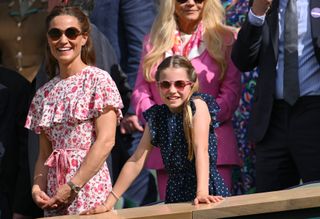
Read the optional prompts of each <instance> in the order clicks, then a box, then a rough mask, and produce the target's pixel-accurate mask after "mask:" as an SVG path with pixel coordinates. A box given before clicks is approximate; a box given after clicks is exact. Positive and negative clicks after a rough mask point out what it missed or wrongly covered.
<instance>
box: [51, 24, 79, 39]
mask: <svg viewBox="0 0 320 219" xmlns="http://www.w3.org/2000/svg"><path fill="white" fill-rule="evenodd" d="M62 34H64V35H65V36H66V37H68V39H70V40H75V39H76V38H77V37H78V36H79V35H80V34H81V31H80V30H78V29H77V28H75V27H69V28H67V29H66V30H64V31H63V30H60V29H58V28H52V29H50V30H49V31H48V36H49V37H50V38H51V39H52V40H59V39H60V38H61V36H62Z"/></svg>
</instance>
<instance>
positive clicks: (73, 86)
mask: <svg viewBox="0 0 320 219" xmlns="http://www.w3.org/2000/svg"><path fill="white" fill-rule="evenodd" d="M108 106H111V107H114V108H115V109H116V112H117V117H118V120H119V119H120V118H121V117H122V113H121V110H120V109H121V108H122V107H123V104H122V100H121V97H120V94H119V91H118V89H117V87H116V85H115V83H114V81H113V80H112V78H111V77H110V75H109V74H108V73H107V72H105V71H102V70H100V69H98V68H95V67H92V66H89V67H86V68H84V69H83V70H82V71H81V72H79V73H77V74H75V75H72V76H70V77H68V78H65V79H62V78H60V76H56V77H55V78H53V79H52V80H51V81H49V82H48V83H47V84H45V85H44V86H43V87H42V88H40V89H39V90H38V92H37V93H36V95H35V97H34V99H33V101H32V104H31V107H30V110H29V115H28V118H27V123H26V127H30V129H33V130H35V131H36V132H38V133H39V132H40V127H51V126H53V124H55V123H65V122H72V121H77V120H78V121H84V120H88V119H92V118H94V117H98V116H99V115H100V114H101V113H102V112H103V111H104V109H105V108H106V107H108ZM28 123H29V124H28Z"/></svg>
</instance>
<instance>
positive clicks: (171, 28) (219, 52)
mask: <svg viewBox="0 0 320 219" xmlns="http://www.w3.org/2000/svg"><path fill="white" fill-rule="evenodd" d="M175 1H176V0H162V1H160V10H159V14H158V16H157V17H156V19H155V21H154V23H153V25H152V28H151V32H150V44H151V46H152V48H151V50H150V52H149V53H148V54H147V55H146V56H145V57H144V60H143V74H144V78H145V80H146V81H149V82H151V81H154V78H153V76H152V75H151V70H152V69H153V67H155V66H156V65H157V64H159V63H160V62H161V60H162V59H163V58H164V54H165V52H166V51H169V50H171V48H172V47H173V44H174V35H175V31H176V30H177V29H179V27H178V25H177V18H176V16H175ZM202 22H203V27H204V36H203V40H204V43H205V44H206V49H207V50H208V52H209V54H210V55H211V57H213V58H214V59H215V61H216V62H217V63H218V66H219V68H220V72H221V75H220V79H221V80H222V79H223V77H224V73H225V71H226V67H227V59H226V57H227V56H228V54H227V52H228V51H229V50H230V48H231V46H232V44H233V41H234V40H233V38H234V34H235V31H234V29H233V28H231V27H227V26H226V25H225V13H224V8H223V6H222V5H221V2H220V0H205V1H204V6H203V13H202Z"/></svg>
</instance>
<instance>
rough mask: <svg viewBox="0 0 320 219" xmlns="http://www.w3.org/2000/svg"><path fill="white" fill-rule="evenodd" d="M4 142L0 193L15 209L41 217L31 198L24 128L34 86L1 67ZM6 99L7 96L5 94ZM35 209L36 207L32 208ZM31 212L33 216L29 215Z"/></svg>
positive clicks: (1, 138)
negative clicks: (4, 195)
mask: <svg viewBox="0 0 320 219" xmlns="http://www.w3.org/2000/svg"><path fill="white" fill-rule="evenodd" d="M0 84H2V86H4V87H5V89H1V90H0V96H1V98H0V108H1V110H0V111H1V113H0V117H1V120H0V142H2V144H3V146H4V148H5V154H4V157H3V159H2V162H1V167H0V192H1V193H2V194H6V197H7V198H8V201H9V205H10V207H12V209H11V210H14V211H17V212H19V213H22V214H25V215H29V216H33V217H38V216H41V214H37V213H38V212H37V213H36V211H37V210H35V209H34V208H33V207H35V206H34V204H33V201H32V198H31V192H30V189H31V185H30V180H29V178H30V176H29V165H28V131H27V129H25V128H24V124H25V119H26V116H27V112H28V108H29V101H30V94H31V84H30V83H29V81H27V80H26V79H25V78H24V77H23V76H21V75H20V74H18V73H17V72H15V71H12V70H9V69H6V68H3V67H0ZM2 91H5V92H6V93H5V94H4V95H5V96H4V97H6V98H2V97H3V92H2ZM30 206H32V207H30ZM28 212H29V213H28Z"/></svg>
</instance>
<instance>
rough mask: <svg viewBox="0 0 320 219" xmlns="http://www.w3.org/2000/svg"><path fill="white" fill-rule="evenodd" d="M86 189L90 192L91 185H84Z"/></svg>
mask: <svg viewBox="0 0 320 219" xmlns="http://www.w3.org/2000/svg"><path fill="white" fill-rule="evenodd" d="M84 190H85V191H86V192H90V186H89V185H88V184H86V185H85V186H84Z"/></svg>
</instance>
